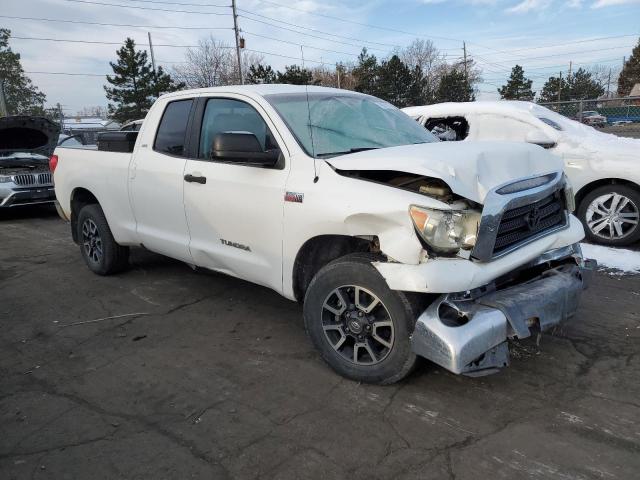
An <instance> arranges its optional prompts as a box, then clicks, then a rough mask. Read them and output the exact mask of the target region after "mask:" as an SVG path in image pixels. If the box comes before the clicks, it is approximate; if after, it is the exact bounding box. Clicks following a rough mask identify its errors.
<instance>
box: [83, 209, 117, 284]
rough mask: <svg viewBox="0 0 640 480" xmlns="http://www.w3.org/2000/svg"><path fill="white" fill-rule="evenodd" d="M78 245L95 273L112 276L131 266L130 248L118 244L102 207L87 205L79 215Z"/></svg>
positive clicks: (90, 268)
mask: <svg viewBox="0 0 640 480" xmlns="http://www.w3.org/2000/svg"><path fill="white" fill-rule="evenodd" d="M78 243H79V244H80V253H81V254H82V258H84V261H85V263H86V264H87V266H88V267H89V270H91V271H92V272H93V273H97V274H98V275H111V274H113V273H117V272H121V271H122V270H124V269H125V268H127V266H128V265H129V248H128V247H123V246H121V245H119V244H118V243H116V241H115V239H114V238H113V235H112V233H111V229H110V228H109V224H108V223H107V219H106V218H105V216H104V212H103V211H102V208H100V205H97V204H91V205H86V206H85V207H83V208H82V209H81V210H80V213H79V214H78Z"/></svg>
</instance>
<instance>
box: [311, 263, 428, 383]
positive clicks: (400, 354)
mask: <svg viewBox="0 0 640 480" xmlns="http://www.w3.org/2000/svg"><path fill="white" fill-rule="evenodd" d="M373 260H375V258H373V257H372V256H369V255H363V254H353V255H347V256H345V257H342V258H339V259H337V260H335V261H333V262H331V263H330V264H328V265H327V266H325V267H324V268H322V269H321V270H320V272H318V274H317V275H316V276H315V277H314V278H313V280H312V281H311V284H310V285H309V288H308V289H307V293H306V295H305V300H304V322H305V327H306V330H307V333H308V335H309V337H310V338H311V341H312V342H313V344H314V346H315V347H316V348H317V349H318V351H319V352H320V355H321V356H322V358H323V359H324V360H325V361H326V362H327V363H328V364H329V366H331V368H333V369H334V370H335V371H336V372H338V373H339V374H340V375H342V376H344V377H347V378H350V379H352V380H356V381H359V382H365V383H375V384H383V385H384V384H390V383H394V382H397V381H399V380H401V379H402V378H404V377H406V376H407V375H408V374H409V373H410V372H411V370H412V369H413V368H414V366H415V364H416V359H417V357H416V355H415V354H414V353H413V352H412V350H411V345H410V341H409V338H410V335H411V333H412V332H413V328H414V326H415V322H416V318H417V314H416V313H415V311H414V308H413V307H412V304H411V302H409V300H408V299H407V297H406V296H405V295H404V294H403V293H402V292H398V291H394V290H391V289H389V287H388V286H387V283H386V281H385V280H384V278H383V277H382V276H381V275H380V273H379V272H378V271H377V270H376V269H375V268H374V267H373V265H371V261H373Z"/></svg>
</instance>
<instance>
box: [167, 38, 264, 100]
mask: <svg viewBox="0 0 640 480" xmlns="http://www.w3.org/2000/svg"><path fill="white" fill-rule="evenodd" d="M184 58H185V61H184V63H182V64H178V65H176V66H175V67H174V68H173V70H174V72H175V76H176V78H178V79H179V80H180V81H182V82H184V83H185V84H186V85H187V87H189V88H204V87H216V86H218V85H232V84H237V83H240V75H238V63H237V60H236V54H235V48H233V47H232V46H231V45H229V44H227V43H225V42H223V41H220V40H217V39H215V38H214V37H212V36H210V37H208V38H204V39H201V40H200V41H199V42H198V46H197V47H195V48H189V49H187V51H186V53H185V56H184ZM262 62H263V57H262V56H261V55H257V54H255V53H253V52H247V51H244V52H243V54H242V68H243V71H245V72H247V71H249V67H250V66H251V65H259V64H261V63H262Z"/></svg>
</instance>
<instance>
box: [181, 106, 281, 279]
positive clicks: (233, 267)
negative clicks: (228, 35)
mask: <svg viewBox="0 0 640 480" xmlns="http://www.w3.org/2000/svg"><path fill="white" fill-rule="evenodd" d="M227 132H249V133H253V134H255V136H256V137H257V139H258V141H259V142H260V144H261V146H262V148H263V150H274V149H277V148H279V149H280V150H281V151H282V152H283V153H282V156H281V159H280V160H281V161H279V162H278V165H276V166H274V167H262V166H257V165H255V164H254V165H252V164H250V163H249V162H246V163H241V162H242V161H240V162H238V161H233V162H232V161H225V159H224V158H219V159H212V158H211V154H210V153H211V147H212V142H213V139H214V136H215V135H216V134H218V133H227ZM193 133H194V135H195V136H196V140H194V143H197V148H196V149H194V152H193V157H192V158H190V159H189V160H187V164H186V168H185V179H189V181H185V184H184V205H185V211H186V216H187V221H188V224H189V230H190V232H191V243H190V247H191V255H192V257H193V259H194V263H195V264H196V265H199V266H203V267H207V268H210V269H213V270H218V271H221V272H224V273H227V274H230V275H234V276H238V277H241V278H244V279H247V280H250V281H252V282H255V283H259V284H261V285H265V286H268V287H271V288H273V289H275V290H277V291H281V290H282V229H283V226H282V218H283V211H284V194H285V183H286V180H287V175H288V172H289V162H288V156H287V152H286V150H285V149H284V142H283V141H282V139H281V137H280V136H279V134H278V132H277V131H276V130H275V127H274V125H273V123H272V122H271V120H270V119H269V118H268V116H267V115H266V113H265V112H264V110H263V109H262V108H261V107H260V105H259V104H258V103H256V102H254V101H253V100H251V99H249V98H246V97H244V96H242V95H231V94H229V95H227V96H225V97H224V98H222V97H219V98H216V97H203V98H201V99H200V100H199V105H198V108H197V109H196V113H195V115H194V131H193ZM194 177H195V178H197V179H198V181H193V180H192V179H193V178H194ZM205 182H206V183H205Z"/></svg>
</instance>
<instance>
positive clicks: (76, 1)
mask: <svg viewBox="0 0 640 480" xmlns="http://www.w3.org/2000/svg"><path fill="white" fill-rule="evenodd" d="M64 1H65V2H73V3H85V4H89V5H101V6H103V7H120V8H135V9H137V10H154V11H157V12H172V13H196V14H200V15H217V16H221V17H230V16H231V14H230V13H218V12H201V11H193V10H171V9H168V8H155V7H140V6H138V5H122V4H119V3H104V2H93V1H90V0H64Z"/></svg>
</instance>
